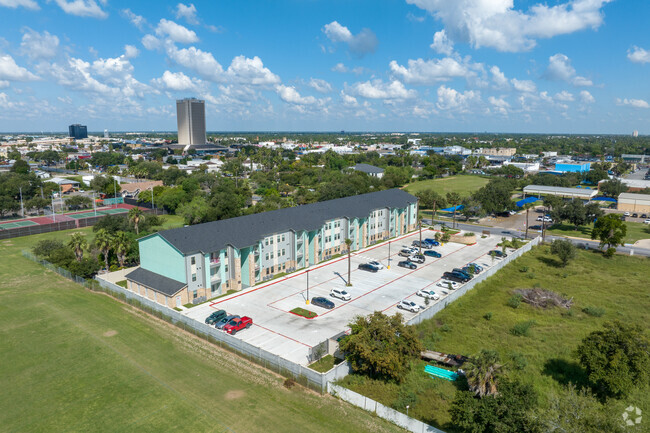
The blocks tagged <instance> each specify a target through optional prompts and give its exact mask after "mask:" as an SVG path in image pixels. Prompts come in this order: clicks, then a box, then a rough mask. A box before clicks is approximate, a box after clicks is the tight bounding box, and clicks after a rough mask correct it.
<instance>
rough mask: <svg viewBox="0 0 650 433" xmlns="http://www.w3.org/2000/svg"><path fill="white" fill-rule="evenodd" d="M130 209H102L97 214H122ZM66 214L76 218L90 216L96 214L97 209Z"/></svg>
mask: <svg viewBox="0 0 650 433" xmlns="http://www.w3.org/2000/svg"><path fill="white" fill-rule="evenodd" d="M128 211H129V210H128V209H122V208H117V209H102V210H98V211H97V215H98V216H99V215H115V214H121V213H126V212H128ZM65 216H67V217H70V218H74V219H76V220H78V219H82V218H90V217H94V216H95V211H88V212H81V213H70V214H66V215H65Z"/></svg>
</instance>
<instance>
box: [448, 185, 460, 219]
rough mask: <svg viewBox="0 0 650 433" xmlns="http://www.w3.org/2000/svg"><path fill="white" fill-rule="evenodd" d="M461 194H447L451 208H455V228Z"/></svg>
mask: <svg viewBox="0 0 650 433" xmlns="http://www.w3.org/2000/svg"><path fill="white" fill-rule="evenodd" d="M460 200H461V198H460V194H458V193H457V192H448V193H447V203H448V204H449V205H451V206H453V207H454V214H453V216H452V218H453V226H454V227H456V207H457V206H458V204H459V203H460Z"/></svg>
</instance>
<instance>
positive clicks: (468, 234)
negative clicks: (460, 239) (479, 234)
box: [463, 232, 476, 237]
mask: <svg viewBox="0 0 650 433" xmlns="http://www.w3.org/2000/svg"><path fill="white" fill-rule="evenodd" d="M463 236H467V237H470V236H476V234H475V233H472V232H467V233H465V234H464V235H463Z"/></svg>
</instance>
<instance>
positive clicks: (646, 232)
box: [548, 222, 650, 244]
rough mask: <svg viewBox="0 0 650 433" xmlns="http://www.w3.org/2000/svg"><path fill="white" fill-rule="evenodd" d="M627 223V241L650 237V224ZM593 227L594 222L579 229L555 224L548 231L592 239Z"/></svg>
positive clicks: (632, 241)
mask: <svg viewBox="0 0 650 433" xmlns="http://www.w3.org/2000/svg"><path fill="white" fill-rule="evenodd" d="M625 224H626V225H627V236H626V237H625V243H630V244H631V243H634V242H636V241H638V240H640V239H650V225H648V224H643V223H631V222H626V223H625ZM593 227H594V225H593V224H589V225H588V226H580V227H578V230H574V226H572V225H569V224H555V225H554V226H553V228H552V229H549V230H548V233H550V234H554V235H558V236H573V237H577V238H585V239H591V229H592V228H593Z"/></svg>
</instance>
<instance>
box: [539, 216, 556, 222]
mask: <svg viewBox="0 0 650 433" xmlns="http://www.w3.org/2000/svg"><path fill="white" fill-rule="evenodd" d="M537 221H542V222H545V223H552V222H553V218H551V217H550V216H538V217H537Z"/></svg>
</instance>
